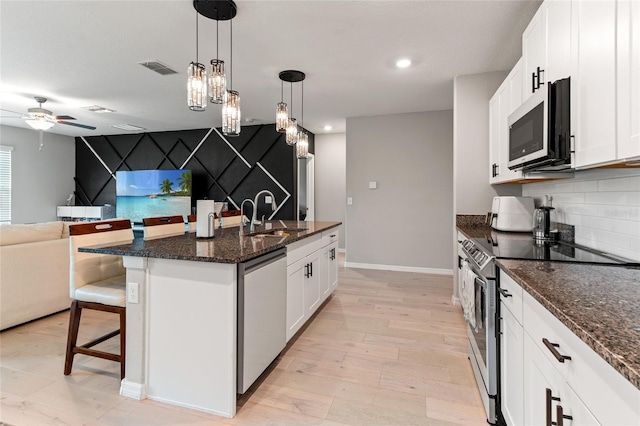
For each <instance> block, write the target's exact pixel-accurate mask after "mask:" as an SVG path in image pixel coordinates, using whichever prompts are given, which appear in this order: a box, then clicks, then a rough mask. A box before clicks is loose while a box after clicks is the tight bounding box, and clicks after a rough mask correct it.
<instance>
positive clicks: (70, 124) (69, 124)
mask: <svg viewBox="0 0 640 426" xmlns="http://www.w3.org/2000/svg"><path fill="white" fill-rule="evenodd" d="M56 123H58V124H66V125H68V126H75V127H82V128H83V129H89V130H95V129H96V128H95V127H93V126H87V125H86V124H80V123H69V122H68V121H56Z"/></svg>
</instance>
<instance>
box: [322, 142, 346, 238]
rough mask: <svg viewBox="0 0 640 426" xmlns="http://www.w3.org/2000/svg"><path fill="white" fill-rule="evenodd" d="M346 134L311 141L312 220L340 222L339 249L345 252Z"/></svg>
mask: <svg viewBox="0 0 640 426" xmlns="http://www.w3.org/2000/svg"><path fill="white" fill-rule="evenodd" d="M346 154H347V153H346V134H344V133H334V134H328V135H316V137H315V160H314V161H315V168H316V169H315V172H316V173H315V196H316V198H315V206H316V212H315V214H316V220H318V221H330V222H342V226H340V242H339V247H340V248H341V249H344V248H345V243H344V242H345V221H346V209H345V208H346V202H347V196H346V193H347V176H346V173H347V171H346V160H347V159H346Z"/></svg>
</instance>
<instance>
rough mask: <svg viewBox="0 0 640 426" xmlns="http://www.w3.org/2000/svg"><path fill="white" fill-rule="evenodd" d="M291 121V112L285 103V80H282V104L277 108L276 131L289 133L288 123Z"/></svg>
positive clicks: (279, 103)
mask: <svg viewBox="0 0 640 426" xmlns="http://www.w3.org/2000/svg"><path fill="white" fill-rule="evenodd" d="M288 121H289V111H288V110H287V104H285V103H284V80H280V102H278V105H277V106H276V131H277V132H280V133H286V132H287V122H288Z"/></svg>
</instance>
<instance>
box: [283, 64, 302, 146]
mask: <svg viewBox="0 0 640 426" xmlns="http://www.w3.org/2000/svg"><path fill="white" fill-rule="evenodd" d="M279 77H280V80H282V81H287V82H289V83H291V114H293V83H298V82H300V81H303V80H304V77H305V75H304V73H303V72H302V71H296V70H286V71H281V72H280V74H279ZM278 105H279V104H278ZM285 105H286V104H285ZM285 132H286V135H285V141H286V142H287V145H290V146H294V145H296V143H297V142H298V122H297V120H296V119H295V118H293V117H289V118H288V119H287V125H286V130H285Z"/></svg>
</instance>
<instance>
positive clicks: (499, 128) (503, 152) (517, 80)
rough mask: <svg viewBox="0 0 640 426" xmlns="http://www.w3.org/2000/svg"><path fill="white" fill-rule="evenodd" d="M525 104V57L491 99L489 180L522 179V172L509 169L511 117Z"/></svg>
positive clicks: (491, 181)
mask: <svg viewBox="0 0 640 426" xmlns="http://www.w3.org/2000/svg"><path fill="white" fill-rule="evenodd" d="M521 103H522V59H520V60H519V61H518V63H517V64H516V65H515V66H514V67H513V69H512V70H511V72H510V73H509V75H508V76H507V78H506V79H505V80H504V82H503V83H502V84H501V85H500V87H498V90H497V91H496V93H495V94H494V95H493V97H492V98H491V100H490V101H489V158H490V163H491V164H490V170H489V173H490V175H489V182H490V183H504V182H512V181H515V180H518V179H521V178H522V171H520V170H509V168H508V164H509V126H508V120H507V119H508V117H509V114H511V113H512V112H513V111H514V110H515V109H516V108H518V107H519V106H520V104H521Z"/></svg>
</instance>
